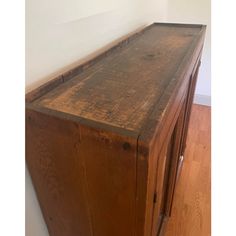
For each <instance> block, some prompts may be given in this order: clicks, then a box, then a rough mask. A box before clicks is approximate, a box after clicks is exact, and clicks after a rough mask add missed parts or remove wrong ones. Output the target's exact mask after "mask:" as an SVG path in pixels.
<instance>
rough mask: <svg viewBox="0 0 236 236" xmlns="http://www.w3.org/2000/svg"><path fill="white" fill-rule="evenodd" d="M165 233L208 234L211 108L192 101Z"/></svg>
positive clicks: (209, 229)
mask: <svg viewBox="0 0 236 236" xmlns="http://www.w3.org/2000/svg"><path fill="white" fill-rule="evenodd" d="M164 235H165V236H180V235H181V236H190V235H191V236H210V235H211V109H210V108H209V107H206V106H200V105H193V109H192V114H191V118H190V124H189V131H188V138H187V146H186V151H185V159H184V163H183V167H182V172H181V174H180V178H179V182H178V183H177V187H176V192H175V197H174V202H173V211H172V216H171V218H170V219H169V221H168V223H167V225H166V229H165V234H164Z"/></svg>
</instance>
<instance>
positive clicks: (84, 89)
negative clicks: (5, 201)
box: [26, 23, 205, 236]
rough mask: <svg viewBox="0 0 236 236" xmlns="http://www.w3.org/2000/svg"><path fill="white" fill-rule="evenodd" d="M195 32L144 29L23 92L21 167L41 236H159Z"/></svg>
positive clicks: (178, 146) (192, 28) (194, 58)
mask: <svg viewBox="0 0 236 236" xmlns="http://www.w3.org/2000/svg"><path fill="white" fill-rule="evenodd" d="M204 35H205V26H202V25H186V24H185V25H184V24H161V23H154V24H152V25H150V26H148V27H146V28H145V29H143V30H142V31H140V32H138V33H136V34H134V35H132V36H130V37H129V38H127V39H125V40H123V41H122V42H120V43H118V44H117V45H115V46H114V47H112V48H111V49H109V50H108V51H106V52H104V53H103V54H101V55H99V56H97V57H96V58H94V59H92V60H91V61H88V62H87V63H85V64H83V65H80V66H78V67H76V68H74V69H72V70H70V71H67V72H65V73H64V74H61V75H60V76H58V77H57V78H54V79H53V80H51V81H49V82H48V83H46V84H44V85H42V86H41V87H39V88H37V89H35V90H34V91H32V92H30V93H28V94H27V95H26V161H27V166H28V168H29V171H30V174H31V177H32V181H33V184H34V186H35V190H36V193H37V197H38V200H39V203H40V206H41V209H42V213H43V216H44V219H45V222H46V224H47V226H48V230H49V233H50V235H52V236H78V235H79V236H90V235H91V236H92V235H94V236H111V235H112V236H121V235H122V236H123V235H125V236H131V235H137V236H156V235H161V234H162V235H163V234H164V227H163V226H164V224H165V222H167V221H168V218H169V217H171V207H172V202H173V198H174V190H175V186H176V183H177V179H178V175H179V173H180V171H181V163H182V162H181V161H182V159H183V158H182V157H181V156H183V155H184V149H185V146H186V138H187V130H188V123H189V117H190V113H191V105H192V102H193V95H194V89H195V85H196V80H197V73H198V68H199V65H200V57H201V51H202V47H203V41H204ZM186 158H187V157H186Z"/></svg>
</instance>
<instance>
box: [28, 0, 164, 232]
mask: <svg viewBox="0 0 236 236" xmlns="http://www.w3.org/2000/svg"><path fill="white" fill-rule="evenodd" d="M90 3H91V4H90ZM161 7H162V3H160V2H158V1H156V0H119V1H118V0H86V1H83V0H66V1H63V0H51V1H47V0H40V1H38V0H26V91H29V90H31V89H33V88H35V87H37V86H39V85H41V84H42V83H44V82H45V81H47V80H48V79H49V78H51V76H52V75H56V74H58V73H59V72H60V71H64V70H66V69H68V68H69V67H70V66H71V65H72V66H73V64H77V63H80V62H81V61H83V60H84V59H86V58H89V56H88V55H90V54H91V53H94V52H96V53H99V51H100V49H103V47H105V46H106V45H108V44H110V43H111V42H113V41H114V40H116V39H118V38H119V37H122V36H124V35H126V34H128V33H130V32H132V31H135V30H137V29H138V28H139V27H144V26H146V25H148V24H150V23H152V22H154V21H155V16H157V14H156V13H157V9H161ZM161 17H162V16H161V15H160V18H161ZM96 53H95V54H96ZM32 235H34V236H46V235H48V232H47V228H46V226H45V223H44V220H43V218H42V214H41V211H40V208H39V205H38V202H37V198H36V195H35V192H34V188H33V186H32V183H31V179H30V177H29V174H28V171H26V236H32Z"/></svg>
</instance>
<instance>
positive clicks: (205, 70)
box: [163, 0, 211, 104]
mask: <svg viewBox="0 0 236 236" xmlns="http://www.w3.org/2000/svg"><path fill="white" fill-rule="evenodd" d="M166 2H167V6H166V10H165V16H163V20H164V21H166V22H185V23H196V24H197V23H199V24H205V25H207V32H206V40H205V44H204V49H203V54H202V64H201V67H200V71H199V76H198V82H197V87H196V93H195V94H196V102H197V103H198V102H201V103H206V104H208V103H209V102H210V97H211V1H210V0H166Z"/></svg>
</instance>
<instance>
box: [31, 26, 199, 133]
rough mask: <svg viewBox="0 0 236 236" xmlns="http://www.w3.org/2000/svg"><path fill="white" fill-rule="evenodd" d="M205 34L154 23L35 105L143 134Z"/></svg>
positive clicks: (196, 27) (57, 87) (194, 27)
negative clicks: (161, 101) (191, 51)
mask: <svg viewBox="0 0 236 236" xmlns="http://www.w3.org/2000/svg"><path fill="white" fill-rule="evenodd" d="M201 30H202V27H201V26H193V25H189V26H188V25H174V24H167V25H166V24H153V25H151V26H150V27H147V28H146V29H145V30H144V31H143V32H142V33H141V34H139V35H138V36H137V37H135V38H134V39H132V40H131V41H130V42H129V43H128V44H127V45H125V46H123V47H121V48H119V49H118V50H114V52H112V53H110V54H108V55H107V56H104V57H103V58H101V59H100V60H98V62H96V63H95V64H94V65H92V66H90V67H88V68H86V69H85V70H84V71H83V72H81V73H79V74H78V75H76V76H75V77H73V78H72V79H70V80H68V81H66V82H65V83H62V84H60V85H58V86H56V87H55V88H53V89H52V90H50V91H49V92H48V93H46V94H44V95H43V96H41V97H39V98H38V99H36V100H35V101H33V104H35V105H37V106H39V107H44V108H48V109H51V110H55V111H59V112H64V113H68V114H71V115H74V116H78V117H81V118H83V119H88V120H92V121H96V122H99V123H103V124H106V125H112V126H115V127H118V128H123V129H126V130H131V131H135V132H139V131H140V129H141V128H142V127H143V125H144V124H145V122H147V118H148V116H149V114H150V112H151V111H152V110H153V108H154V106H155V104H157V103H158V102H159V100H160V99H161V97H162V95H163V93H164V91H165V89H166V88H167V86H168V85H169V84H170V82H171V81H172V80H173V79H175V77H174V76H175V73H176V71H177V70H178V68H179V66H180V64H181V61H182V60H183V58H184V57H185V56H186V54H187V52H188V50H189V48H190V47H191V45H192V44H193V43H194V39H195V38H196V37H197V36H198V35H199V34H200V32H201Z"/></svg>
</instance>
